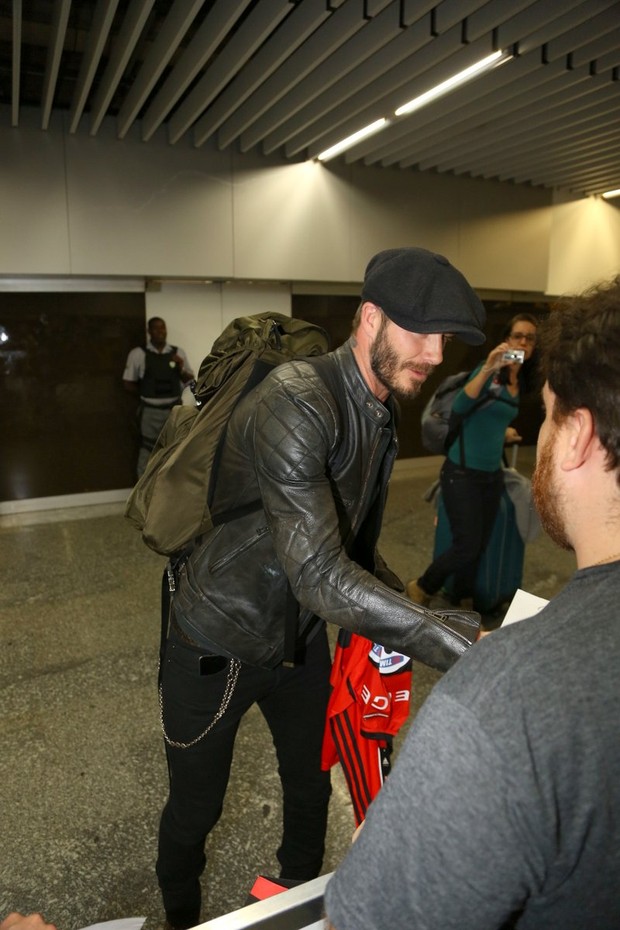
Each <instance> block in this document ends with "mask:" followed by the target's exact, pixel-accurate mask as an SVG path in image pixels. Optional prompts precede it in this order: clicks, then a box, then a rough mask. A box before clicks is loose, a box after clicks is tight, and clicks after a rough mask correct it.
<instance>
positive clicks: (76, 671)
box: [0, 449, 574, 930]
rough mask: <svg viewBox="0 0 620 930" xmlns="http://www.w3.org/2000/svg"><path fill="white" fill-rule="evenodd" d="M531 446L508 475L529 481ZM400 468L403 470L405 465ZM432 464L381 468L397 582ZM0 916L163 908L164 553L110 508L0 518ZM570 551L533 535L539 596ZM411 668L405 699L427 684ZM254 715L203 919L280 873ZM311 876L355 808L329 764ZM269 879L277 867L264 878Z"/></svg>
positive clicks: (217, 835) (265, 746)
mask: <svg viewBox="0 0 620 930" xmlns="http://www.w3.org/2000/svg"><path fill="white" fill-rule="evenodd" d="M532 463H533V450H531V449H524V450H522V455H521V457H520V462H519V467H520V470H522V471H523V472H525V473H526V474H529V473H530V472H531V467H532ZM404 464H405V465H406V463H404ZM437 472H438V460H436V459H429V460H416V461H415V463H413V467H411V468H408V467H403V469H402V470H400V471H398V473H397V474H396V475H395V477H394V479H393V481H392V486H391V491H390V499H389V505H388V510H387V514H386V519H385V523H384V531H383V535H382V542H381V548H382V552H383V554H384V556H385V557H386V559H387V561H388V563H389V564H390V565H391V567H392V568H393V569H394V570H395V571H397V572H398V573H399V574H400V575H401V577H402V578H403V579H405V580H407V579H409V578H411V577H413V576H416V577H417V575H418V574H419V573H420V571H421V570H422V569H423V568H424V567H425V566H426V564H427V562H428V561H429V557H430V554H431V551H432V544H433V533H434V529H433V517H434V508H433V507H432V506H431V505H429V504H426V503H425V502H424V501H423V500H422V494H423V492H424V490H426V488H427V487H428V486H429V484H430V483H431V482H432V481H433V480H434V479H435V478H436V476H437ZM0 560H1V564H2V566H3V584H2V590H1V592H0V611H1V613H0V645H1V649H0V690H1V693H2V716H1V719H0V727H1V736H0V783H1V785H2V800H1V802H0V803H1V805H2V836H1V841H0V849H1V852H0V918H2V917H4V916H5V915H6V914H7V913H8V912H9V911H10V910H12V909H17V910H21V911H24V912H28V911H31V910H41V911H42V912H43V913H44V914H45V916H46V917H47V918H48V919H49V920H51V921H53V922H55V923H56V924H57V925H58V927H59V930H79V928H81V927H85V926H87V925H88V924H91V923H95V922H97V921H104V920H112V919H114V918H119V917H129V916H143V917H146V918H147V922H146V924H145V930H159V928H160V927H161V925H162V917H163V915H162V911H161V906H160V899H159V891H158V887H157V883H156V879H155V875H154V871H153V865H154V858H155V846H156V832H157V825H158V818H159V813H160V810H161V807H162V805H163V803H164V800H165V797H166V789H167V784H166V782H167V775H166V765H165V758H164V752H163V745H162V739H161V735H160V729H159V719H158V704H157V695H156V669H157V651H158V637H159V604H158V599H159V584H160V574H161V569H162V566H163V564H164V561H165V560H164V559H162V558H161V557H159V556H157V555H155V554H154V553H152V552H151V551H150V550H148V549H147V548H146V547H145V546H144V544H143V543H142V542H141V539H140V536H139V534H138V533H137V532H136V531H135V530H134V529H133V527H131V526H130V525H129V524H128V523H127V521H125V520H124V518H123V516H122V515H121V513H120V511H119V508H118V507H117V506H114V505H108V506H105V507H99V508H89V509H87V508H79V509H78V508H72V509H69V510H65V511H62V512H61V511H54V512H41V513H39V514H29V515H24V516H23V517H20V516H11V517H1V518H0ZM573 568H574V562H573V557H572V555H571V554H569V553H564V552H561V551H560V550H558V549H557V548H556V547H555V546H554V545H553V544H552V543H551V542H550V541H549V540H548V539H547V538H546V537H545V536H544V535H542V536H540V537H539V539H537V540H536V541H535V542H534V543H532V544H530V545H529V546H528V548H527V552H526V562H525V569H524V580H523V586H524V587H525V588H526V589H528V590H530V591H532V593H534V594H538V595H539V596H541V597H551V596H552V595H553V594H554V593H556V592H557V591H558V590H559V589H560V588H561V587H563V585H564V584H565V583H566V581H567V579H568V578H569V576H570V575H571V574H572V571H573ZM437 678H438V675H437V673H435V672H433V671H431V670H429V669H427V668H425V667H423V666H420V665H417V664H416V667H415V686H414V702H413V703H414V707H413V710H412V716H413V715H414V714H415V710H416V708H417V707H418V706H419V703H420V702H421V701H422V700H423V699H424V697H425V696H426V694H427V693H428V691H429V689H430V688H431V687H432V685H433V684H434V683H435V681H436V680H437ZM274 758H275V757H274V752H273V748H272V746H271V743H270V739H269V735H268V731H267V730H266V727H265V725H264V723H263V721H262V717H261V716H260V714H259V713H258V712H257V711H253V712H251V713H250V714H248V715H247V717H246V719H245V720H244V722H243V725H242V727H241V729H240V733H239V738H238V742H237V746H236V756H235V762H234V768H233V775H232V780H231V785H230V790H229V792H228V796H227V804H226V807H225V811H224V815H223V817H222V820H221V821H220V824H219V825H218V827H217V828H216V830H215V831H214V833H213V834H212V836H211V838H210V840H209V844H208V854H209V867H208V870H207V872H206V873H205V877H204V890H205V900H206V905H205V909H204V913H203V917H202V919H203V920H208V919H211V918H213V917H217V916H218V915H221V914H225V913H228V912H229V911H231V910H234V909H236V908H238V907H241V906H242V905H243V904H244V903H245V899H246V894H247V892H248V890H249V888H250V887H251V885H252V883H253V880H254V878H255V876H256V875H257V874H258V873H259V872H262V873H266V874H273V873H274V872H275V870H276V869H277V863H276V862H275V858H274V851H275V849H276V847H277V844H278V838H279V831H280V816H281V813H280V797H279V782H278V778H277V775H276V774H275V763H274ZM333 783H334V795H333V800H332V803H331V812H330V824H329V835H328V847H327V855H326V859H325V864H324V872H329V871H332V870H333V869H334V868H335V867H336V866H337V864H338V862H339V861H340V859H341V857H342V855H343V853H344V851H345V850H346V848H347V847H348V845H349V842H350V837H351V833H352V830H353V826H354V824H353V815H352V812H351V806H350V802H349V799H348V794H347V791H346V787H345V785H344V782H343V779H342V776H341V774H340V772H339V771H336V770H335V771H334V778H333ZM275 874H277V872H275Z"/></svg>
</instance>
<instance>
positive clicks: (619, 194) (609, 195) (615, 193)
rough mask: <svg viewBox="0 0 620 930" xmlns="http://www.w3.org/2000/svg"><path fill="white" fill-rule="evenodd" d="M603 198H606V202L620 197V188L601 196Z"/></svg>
mask: <svg viewBox="0 0 620 930" xmlns="http://www.w3.org/2000/svg"><path fill="white" fill-rule="evenodd" d="M601 197H604V198H605V200H611V198H612V197H620V187H619V188H618V189H617V190H615V191H605V193H604V194H601Z"/></svg>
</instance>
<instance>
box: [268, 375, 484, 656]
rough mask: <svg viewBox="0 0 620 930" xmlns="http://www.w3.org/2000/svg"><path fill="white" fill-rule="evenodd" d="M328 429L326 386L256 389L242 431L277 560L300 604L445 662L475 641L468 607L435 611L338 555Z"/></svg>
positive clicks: (334, 432)
mask: <svg viewBox="0 0 620 930" xmlns="http://www.w3.org/2000/svg"><path fill="white" fill-rule="evenodd" d="M338 428H339V427H338V423H337V411H335V409H334V407H333V403H331V402H330V399H329V395H328V394H326V393H322V394H319V396H318V397H317V389H316V383H314V384H313V385H312V386H309V385H306V386H304V384H302V383H295V384H294V386H293V389H291V383H290V382H287V384H279V385H277V386H275V387H274V390H272V391H270V392H268V393H265V394H263V395H262V397H261V402H260V404H259V406H258V409H257V410H256V412H255V416H254V417H253V429H254V433H253V436H252V437H251V440H252V443H253V454H254V464H255V469H256V476H257V480H258V484H259V488H260V494H261V497H262V501H263V506H264V509H265V514H266V519H267V523H268V526H269V529H270V532H271V537H272V540H273V545H274V547H275V551H276V555H277V557H278V560H279V562H280V564H281V565H282V566H283V568H284V571H285V573H286V575H287V577H288V579H289V582H290V584H291V587H292V590H293V593H294V595H295V597H296V599H297V600H298V602H299V603H300V604H301V606H302V607H304V608H307V609H308V610H310V611H312V612H313V613H315V614H316V615H317V616H319V617H321V618H322V619H324V620H327V621H329V622H331V623H335V624H337V625H338V626H341V627H343V628H344V629H347V630H350V631H351V632H354V633H359V634H361V635H362V636H366V637H367V638H368V639H371V640H373V641H374V642H378V643H381V644H382V645H383V646H385V647H386V648H388V649H392V650H395V651H399V652H402V653H404V654H405V655H408V656H410V657H412V658H414V659H417V660H418V661H420V662H423V663H425V664H427V665H430V666H432V667H433V668H436V669H439V670H440V671H445V670H447V669H448V668H449V667H450V666H451V665H452V664H453V663H454V662H455V661H456V659H457V658H458V657H459V656H460V655H462V654H463V652H465V651H466V649H467V648H468V647H469V645H471V642H472V641H473V640H475V638H476V636H477V633H478V618H477V615H472V614H471V613H470V614H467V615H465V614H463V615H462V616H460V615H458V614H456V613H452V614H449V615H445V617H442V615H440V614H436V613H433V612H432V611H429V610H426V609H424V608H422V607H420V606H418V605H414V604H413V602H412V601H410V600H409V599H408V598H407V597H406V596H404V595H402V594H399V593H397V592H396V591H393V590H391V589H390V588H388V587H387V586H386V585H385V584H383V583H382V582H381V581H379V580H378V579H377V578H375V577H374V576H373V575H372V574H371V573H370V572H368V571H366V570H365V569H363V568H362V567H361V566H359V565H358V564H356V563H355V562H353V561H352V560H351V559H350V558H349V557H348V556H347V554H346V552H345V549H344V546H343V543H342V539H343V527H342V518H343V512H344V510H343V507H340V508H338V507H337V501H336V499H335V496H334V494H335V493H336V494H337V487H336V486H335V484H334V483H333V480H332V478H331V477H330V474H329V462H330V458H331V457H332V456H333V454H334V450H335V447H336V445H337V438H338ZM372 491H373V489H363V488H361V489H360V492H359V493H360V494H361V493H372ZM349 504H350V505H351V506H352V507H354V502H349Z"/></svg>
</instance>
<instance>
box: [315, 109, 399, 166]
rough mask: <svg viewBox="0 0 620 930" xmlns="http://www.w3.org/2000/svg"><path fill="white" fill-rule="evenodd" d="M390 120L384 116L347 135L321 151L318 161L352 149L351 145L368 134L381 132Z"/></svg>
mask: <svg viewBox="0 0 620 930" xmlns="http://www.w3.org/2000/svg"><path fill="white" fill-rule="evenodd" d="M388 122H389V120H387V119H384V118H383V117H382V118H381V119H378V120H375V122H374V123H371V124H370V125H369V126H366V127H365V128H364V129H360V130H359V131H358V132H354V133H353V135H352V136H347V138H346V139H343V140H342V141H341V142H337V143H336V144H335V145H332V147H331V148H329V149H325V151H324V152H321V154H320V155H317V156H316V157H317V161H328V160H329V159H330V158H334V157H335V156H336V155H340V153H341V152H344V150H345V149H350V148H351V146H353V145H356V143H358V142H361V141H362V139H366V138H367V137H368V136H372V135H373V133H375V132H379V130H380V129H384V128H385V126H387V124H388Z"/></svg>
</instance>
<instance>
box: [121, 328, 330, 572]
mask: <svg viewBox="0 0 620 930" xmlns="http://www.w3.org/2000/svg"><path fill="white" fill-rule="evenodd" d="M328 349H329V336H328V335H327V333H326V332H325V330H324V329H322V328H321V327H320V326H316V325H314V324H313V323H307V322H306V321H304V320H296V319H293V318H291V317H288V316H284V315H283V314H281V313H257V314H255V315H254V316H245V317H238V318H237V319H235V320H233V321H232V323H229V325H228V326H227V327H226V328H225V329H224V331H223V332H222V334H221V335H220V336H219V337H218V338H217V339H216V340H215V342H214V343H213V347H212V349H211V352H210V353H209V355H207V357H206V358H205V359H204V361H203V362H202V364H201V366H200V370H199V372H198V378H197V380H196V388H195V391H194V393H195V397H196V406H185V405H179V406H176V407H173V408H172V410H171V411H170V414H169V416H168V419H167V420H166V423H165V425H164V427H163V429H162V431H161V433H160V435H159V437H158V439H157V442H156V444H155V447H154V449H153V451H152V453H151V455H150V457H149V460H148V462H147V466H146V469H145V471H144V473H143V474H142V475H141V477H140V478H139V479H138V481H137V483H136V485H135V487H134V488H133V490H132V492H131V494H130V496H129V498H128V500H127V504H126V506H125V516H126V517H127V519H128V520H130V521H131V522H132V523H133V524H134V525H135V526H136V527H137V528H138V529H139V530H140V531H141V532H142V539H143V540H144V542H145V543H146V545H147V546H149V548H150V549H153V550H154V551H155V552H159V553H160V554H161V555H168V556H169V555H174V554H176V553H180V552H181V551H182V550H183V549H184V548H186V547H187V546H188V544H189V543H191V542H192V540H193V539H195V538H196V536H200V534H201V533H205V532H206V531H207V530H210V529H212V527H213V526H214V525H215V522H217V523H222V522H225V521H227V520H230V519H234V517H235V516H241V515H242V512H248V511H249V510H251V509H257V508H258V507H259V506H260V501H257V502H256V503H255V504H253V505H251V507H247V508H243V510H242V509H240V510H239V512H238V513H237V512H235V513H234V514H224V515H222V514H218V517H217V520H216V521H214V519H213V517H212V514H211V510H210V506H211V503H212V500H213V493H214V489H215V479H216V474H217V464H218V461H219V456H220V454H221V449H222V447H223V443H224V437H225V434H226V425H227V423H228V419H229V417H230V415H231V413H232V412H233V410H234V408H235V407H236V405H237V403H238V402H239V401H240V399H241V398H242V397H244V396H245V395H246V394H247V393H248V391H251V390H252V388H254V387H255V386H256V385H257V384H259V383H260V382H261V381H262V380H263V378H264V377H265V375H267V374H268V373H269V372H270V371H272V370H273V369H274V368H275V367H276V366H277V365H280V364H282V362H286V361H289V360H290V359H292V358H298V357H300V356H315V355H323V354H324V353H325V352H327V351H328Z"/></svg>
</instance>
